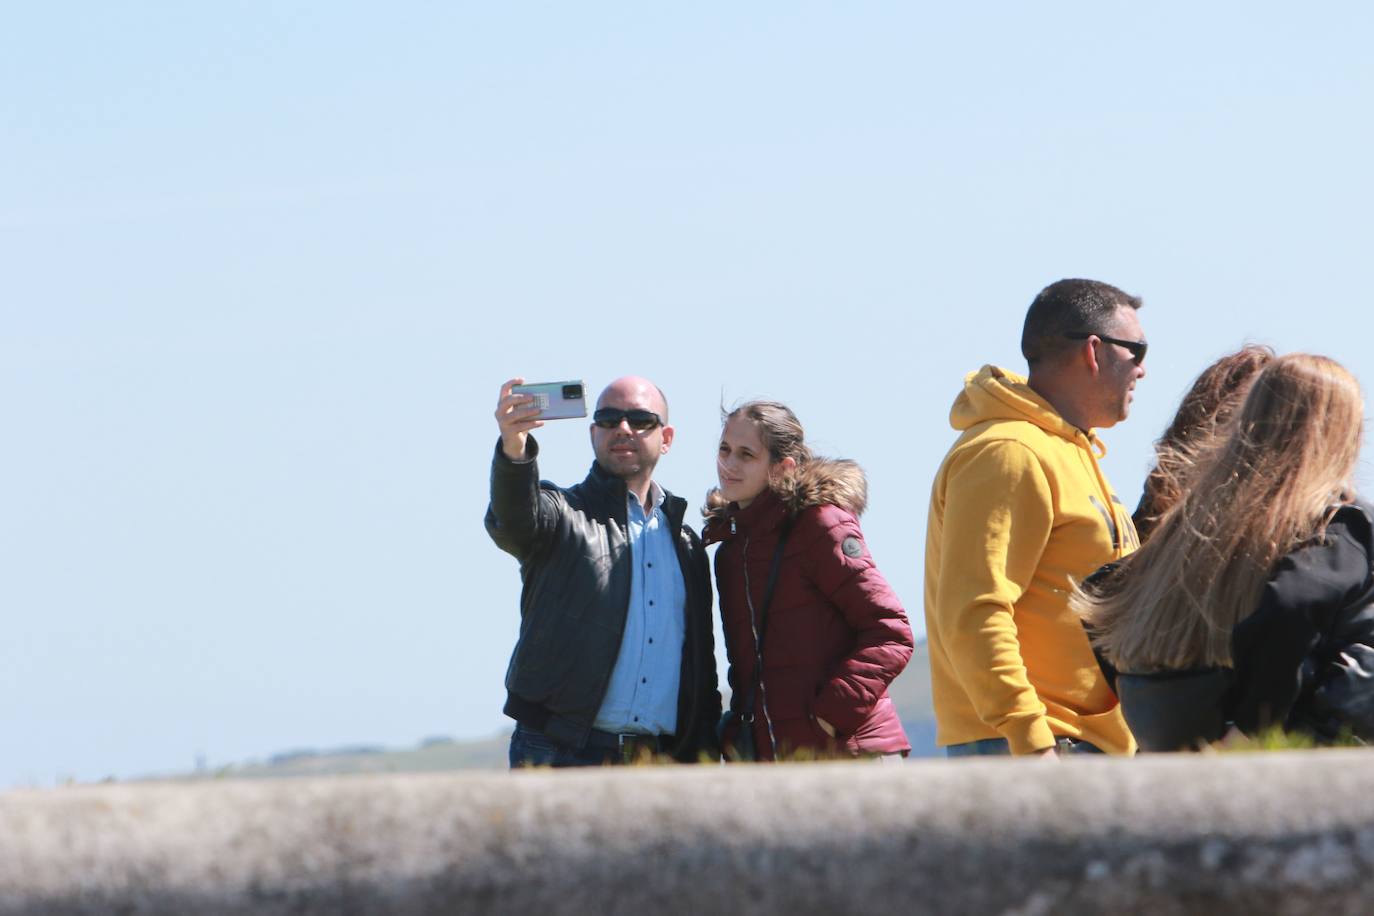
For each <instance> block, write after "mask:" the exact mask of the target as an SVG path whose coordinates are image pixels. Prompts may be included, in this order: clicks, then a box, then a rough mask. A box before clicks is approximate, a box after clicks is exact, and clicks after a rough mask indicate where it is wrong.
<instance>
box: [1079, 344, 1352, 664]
mask: <svg viewBox="0 0 1374 916" xmlns="http://www.w3.org/2000/svg"><path fill="white" fill-rule="evenodd" d="M1363 414H1364V401H1363V398H1362V397H1361V396H1360V388H1359V383H1358V382H1356V381H1355V378H1354V376H1352V375H1351V374H1350V373H1349V372H1348V371H1346V369H1345V368H1344V367H1342V366H1341V365H1340V364H1339V363H1337V362H1336V361H1334V360H1331V359H1328V358H1326V357H1323V356H1312V355H1309V354H1304V353H1295V354H1290V355H1287V356H1280V357H1277V358H1275V359H1274V360H1272V361H1271V362H1270V363H1269V365H1268V366H1266V367H1265V368H1264V369H1263V370H1262V371H1261V372H1260V373H1259V374H1258V375H1257V376H1256V377H1255V380H1254V383H1253V384H1252V385H1251V387H1250V391H1249V394H1248V395H1247V396H1246V398H1245V401H1244V403H1243V404H1242V405H1241V408H1240V410H1239V412H1238V413H1237V414H1236V415H1235V416H1234V417H1233V418H1232V420H1231V421H1230V422H1229V423H1228V424H1227V426H1226V427H1225V428H1224V429H1223V430H1221V431H1220V434H1219V435H1218V436H1217V437H1215V439H1214V440H1213V442H1212V443H1211V444H1210V445H1208V446H1207V447H1206V448H1204V449H1203V451H1202V452H1201V453H1200V454H1199V455H1198V456H1197V457H1196V459H1194V466H1193V467H1191V468H1190V469H1189V470H1188V473H1187V474H1186V478H1185V480H1184V482H1183V490H1182V495H1181V497H1180V498H1179V500H1178V501H1177V502H1176V503H1175V504H1174V505H1173V506H1172V507H1170V508H1169V509H1168V510H1167V511H1165V513H1164V515H1163V516H1162V517H1161V518H1160V520H1159V525H1158V527H1157V528H1156V529H1155V532H1154V536H1153V537H1151V538H1150V540H1149V541H1148V542H1146V544H1145V545H1144V546H1143V547H1141V548H1140V550H1138V551H1136V552H1135V553H1134V554H1132V555H1131V556H1129V557H1127V558H1126V560H1124V561H1123V562H1122V564H1121V567H1120V569H1119V570H1118V571H1117V573H1116V574H1115V575H1110V576H1106V577H1104V582H1103V583H1102V584H1101V585H1100V586H1098V587H1096V588H1094V589H1092V590H1090V591H1089V592H1084V591H1082V590H1080V591H1078V592H1076V593H1075V595H1074V597H1073V599H1072V603H1073V606H1074V608H1075V609H1076V610H1077V611H1078V612H1079V614H1080V615H1081V616H1082V617H1083V619H1084V620H1085V622H1086V623H1087V624H1088V626H1089V627H1090V629H1091V630H1092V631H1093V641H1094V643H1095V645H1096V646H1097V647H1098V649H1099V650H1100V651H1101V652H1103V654H1105V655H1106V657H1107V659H1108V660H1109V661H1110V662H1112V663H1113V664H1114V665H1116V666H1117V668H1118V669H1119V670H1121V671H1130V672H1136V673H1148V672H1152V671H1167V670H1179V669H1188V668H1200V667H1213V666H1228V667H1229V666H1230V665H1231V631H1232V629H1233V628H1234V627H1235V625H1236V624H1237V623H1239V622H1240V621H1241V620H1243V619H1245V618H1246V617H1247V616H1249V615H1250V613H1251V612H1253V611H1254V609H1255V607H1256V605H1257V604H1258V602H1259V597H1260V593H1261V591H1262V590H1263V588H1264V584H1265V582H1266V580H1267V579H1268V577H1269V574H1270V571H1271V570H1272V569H1273V567H1274V564H1275V563H1276V562H1277V561H1278V560H1279V559H1280V558H1281V557H1282V556H1284V555H1285V554H1286V553H1288V552H1289V551H1291V550H1292V549H1293V548H1295V547H1296V546H1298V545H1299V544H1301V543H1303V542H1304V541H1308V540H1310V539H1312V538H1315V537H1320V536H1321V535H1323V534H1324V533H1325V528H1326V523H1327V521H1328V520H1329V519H1330V517H1331V514H1332V512H1333V509H1334V507H1335V506H1336V505H1338V504H1339V503H1341V502H1343V501H1346V500H1348V499H1350V498H1351V496H1350V494H1351V490H1350V478H1351V476H1352V474H1353V473H1354V470H1355V463H1356V461H1357V459H1358V456H1359V447H1360V436H1361V427H1362V423H1363Z"/></svg>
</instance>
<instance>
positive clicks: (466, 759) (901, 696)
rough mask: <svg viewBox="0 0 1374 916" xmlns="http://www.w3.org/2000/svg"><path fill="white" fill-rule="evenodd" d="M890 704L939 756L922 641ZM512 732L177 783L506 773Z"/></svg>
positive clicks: (338, 753)
mask: <svg viewBox="0 0 1374 916" xmlns="http://www.w3.org/2000/svg"><path fill="white" fill-rule="evenodd" d="M891 695H892V700H893V702H894V703H896V704H897V712H898V713H899V714H900V715H901V717H902V724H903V725H904V726H905V727H906V732H907V737H908V738H910V739H911V752H912V755H913V756H916V757H929V756H934V755H935V754H936V748H935V721H934V713H933V712H932V711H931V705H930V656H929V653H928V651H927V649H926V644H925V641H924V640H923V641H922V642H921V643H920V644H919V645H917V646H916V651H915V653H913V654H912V657H911V664H909V665H908V666H907V669H906V670H905V671H903V672H902V673H901V675H899V676H898V678H897V679H896V680H895V681H893V682H892V688H891ZM509 744H510V732H508V731H501V732H499V733H497V734H495V735H492V736H491V737H489V738H472V739H465V740H453V739H450V738H429V739H426V740H425V741H422V742H421V743H420V744H419V746H417V747H414V748H410V749H407V750H388V749H386V748H382V747H376V746H369V745H357V746H352V747H343V748H333V749H328V750H319V749H313V748H301V749H294V750H288V751H283V752H281V753H279V754H273V755H272V757H271V758H269V759H268V760H265V761H251V762H248V763H241V764H233V765H231V766H226V767H222V768H220V769H217V770H210V771H207V772H204V773H194V774H186V775H183V776H179V777H174V778H179V779H209V778H219V779H276V778H281V777H292V776H336V775H343V774H349V773H425V772H441V771H445V770H471V769H484V770H495V769H504V768H505V767H506V765H507V763H506V759H507V758H506V750H507V747H508V745H509Z"/></svg>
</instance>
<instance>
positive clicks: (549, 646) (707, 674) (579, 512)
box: [486, 437, 720, 762]
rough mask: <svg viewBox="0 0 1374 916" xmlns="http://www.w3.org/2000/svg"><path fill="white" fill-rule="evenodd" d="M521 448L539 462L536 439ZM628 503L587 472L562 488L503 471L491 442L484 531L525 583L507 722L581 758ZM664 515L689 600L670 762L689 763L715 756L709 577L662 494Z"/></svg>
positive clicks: (623, 554) (530, 468)
mask: <svg viewBox="0 0 1374 916" xmlns="http://www.w3.org/2000/svg"><path fill="white" fill-rule="evenodd" d="M526 448H527V449H528V454H529V455H530V457H531V459H533V458H534V457H535V456H536V455H538V453H539V447H538V445H537V444H536V443H535V441H534V438H533V437H530V438H529V439H528V440H527V444H526ZM626 495H627V494H626V489H625V482H624V481H623V480H621V479H619V478H617V477H614V476H612V475H610V474H608V473H606V472H605V471H604V470H602V468H601V466H600V465H598V464H596V463H595V462H593V464H592V469H591V472H590V473H589V474H588V475H587V478H586V479H585V480H584V481H582V483H580V484H577V485H576V486H572V487H568V488H567V489H563V488H560V487H557V486H555V485H553V484H551V483H549V482H547V481H540V480H539V471H538V467H537V465H536V462H535V461H534V460H530V461H528V462H521V463H517V462H514V461H511V460H510V459H508V458H507V457H506V455H505V453H504V452H503V451H501V444H500V442H497V444H496V454H495V456H494V457H493V459H492V465H491V504H490V506H488V508H487V517H486V527H487V533H488V534H490V535H491V539H492V540H493V541H495V542H496V546H498V547H500V548H501V549H502V550H504V551H506V552H507V553H509V554H511V555H512V556H514V557H515V558H516V559H517V560H519V561H520V579H521V582H522V584H523V588H522V590H521V593H520V638H519V640H518V641H517V642H516V644H515V651H514V652H513V653H512V655H511V660H510V667H509V668H508V669H507V670H506V693H507V697H506V705H505V713H506V715H508V716H510V717H511V718H512V719H515V720H516V721H518V722H522V723H524V724H525V725H528V726H530V727H531V728H535V729H538V730H539V731H542V732H544V733H545V734H547V735H549V736H550V737H552V738H555V739H558V740H560V741H563V742H565V743H567V744H571V745H572V746H574V747H579V748H580V747H582V746H584V745H585V744H586V741H587V735H588V733H589V732H590V731H591V728H592V722H593V721H594V720H595V718H596V714H597V711H598V710H599V709H600V708H601V702H602V700H603V699H604V698H605V695H606V688H607V685H608V684H609V682H610V678H611V671H612V669H613V668H614V667H615V661H616V657H617V655H618V654H619V651H620V641H621V637H622V635H623V633H624V630H625V615H626V613H627V610H628V608H629V604H630V578H631V569H632V561H631V558H630V545H629V541H628V540H627V539H626V525H627V522H626V502H625V500H626ZM662 508H663V512H664V514H665V515H667V517H668V520H669V523H670V524H671V525H672V528H673V530H675V531H676V532H677V538H676V541H677V558H678V563H679V564H680V565H681V567H682V576H683V581H684V583H685V586H686V592H687V601H686V617H687V619H686V621H685V622H684V623H685V626H684V638H683V645H682V671H681V683H680V686H679V688H678V704H677V741H676V742H675V743H674V746H673V748H672V751H671V753H672V755H673V756H674V757H675V758H677V759H678V760H681V761H684V762H692V761H695V760H697V759H698V757H699V755H700V754H702V753H705V754H707V755H708V756H710V757H712V758H715V757H718V756H719V749H718V747H717V744H716V739H715V726H716V721H717V720H718V719H719V718H720V693H719V691H718V690H717V684H716V656H715V642H714V637H713V635H712V627H711V581H710V572H709V567H708V564H707V561H706V551H705V549H704V548H703V547H702V545H701V541H700V539H699V538H698V537H697V536H696V534H695V533H694V532H693V531H692V530H691V529H690V528H689V527H687V526H686V525H684V524H683V516H684V515H685V514H686V511H687V501H686V500H684V499H682V498H680V497H677V496H673V495H672V494H667V496H666V498H665V499H664V502H663V507H662Z"/></svg>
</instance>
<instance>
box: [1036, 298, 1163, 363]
mask: <svg viewBox="0 0 1374 916" xmlns="http://www.w3.org/2000/svg"><path fill="white" fill-rule="evenodd" d="M1141 305H1142V303H1141V301H1140V297H1139V296H1132V295H1130V294H1128V293H1124V292H1122V291H1121V290H1119V289H1117V288H1116V287H1115V286H1112V285H1110V284H1108V283H1100V282H1098V281H1097V280H1059V281H1058V282H1055V283H1051V284H1050V285H1049V286H1047V287H1045V288H1044V289H1042V290H1041V291H1040V294H1039V295H1038V296H1036V297H1035V301H1034V302H1032V303H1031V305H1030V308H1029V309H1027V310H1026V324H1025V326H1024V327H1022V329H1021V355H1022V356H1024V357H1025V358H1026V362H1028V363H1030V364H1032V365H1034V364H1035V363H1037V362H1039V361H1040V360H1041V359H1044V358H1045V357H1047V356H1053V355H1054V354H1056V353H1059V352H1062V351H1063V350H1066V349H1069V348H1070V347H1072V346H1073V341H1071V340H1069V339H1068V338H1066V337H1065V336H1064V335H1065V334H1069V333H1072V332H1074V331H1089V332H1092V333H1095V334H1096V333H1105V332H1106V330H1107V329H1106V328H1105V327H1104V325H1105V324H1106V323H1107V322H1109V321H1110V320H1111V318H1112V316H1113V315H1115V314H1116V310H1117V309H1119V308H1122V307H1125V308H1133V309H1138V308H1140V306H1141Z"/></svg>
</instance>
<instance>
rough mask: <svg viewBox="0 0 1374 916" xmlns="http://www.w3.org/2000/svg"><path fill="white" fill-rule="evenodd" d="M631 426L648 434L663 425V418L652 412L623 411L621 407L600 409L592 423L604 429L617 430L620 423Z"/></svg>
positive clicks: (593, 416) (638, 431)
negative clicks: (623, 422)
mask: <svg viewBox="0 0 1374 916" xmlns="http://www.w3.org/2000/svg"><path fill="white" fill-rule="evenodd" d="M622 420H624V421H626V422H627V423H629V424H630V429H632V430H634V431H635V432H637V433H642V432H647V431H649V430H651V429H653V428H655V427H658V426H662V425H663V418H662V417H660V416H659V415H658V414H656V413H654V412H653V411H652V410H639V409H638V408H636V409H634V410H621V409H620V408H619V407H599V408H597V410H596V413H594V414H592V422H593V423H595V424H596V425H597V426H600V427H601V428H602V429H615V428H616V427H618V426H619V425H620V421H622Z"/></svg>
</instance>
